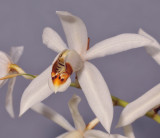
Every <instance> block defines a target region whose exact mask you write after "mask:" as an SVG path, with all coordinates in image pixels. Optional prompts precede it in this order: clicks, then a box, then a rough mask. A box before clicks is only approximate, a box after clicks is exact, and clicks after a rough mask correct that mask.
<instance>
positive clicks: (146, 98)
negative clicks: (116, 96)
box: [118, 29, 160, 127]
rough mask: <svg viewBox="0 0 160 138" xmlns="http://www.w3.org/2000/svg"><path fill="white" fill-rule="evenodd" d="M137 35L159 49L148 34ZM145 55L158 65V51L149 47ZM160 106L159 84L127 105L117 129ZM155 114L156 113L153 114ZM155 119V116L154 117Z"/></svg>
mask: <svg viewBox="0 0 160 138" xmlns="http://www.w3.org/2000/svg"><path fill="white" fill-rule="evenodd" d="M139 34H141V35H143V36H145V37H146V38H148V39H151V40H152V41H153V42H154V44H155V45H157V47H159V49H160V44H159V43H158V42H157V41H156V40H155V39H154V38H153V37H152V36H150V35H149V34H147V33H146V32H145V31H143V30H142V29H140V30H139ZM146 50H147V53H148V54H150V55H151V56H152V58H153V59H154V60H155V61H156V62H157V63H158V64H160V50H154V49H151V48H149V47H147V48H146ZM159 104H160V83H159V84H157V85H156V86H155V87H153V88H152V89H150V90H149V91H147V92H146V93H145V94H144V95H142V96H141V97H139V98H137V99H136V100H134V101H133V102H131V103H129V104H128V105H127V106H126V107H125V108H124V109H123V111H122V113H121V116H120V119H119V123H118V127H121V126H125V125H128V124H131V123H132V122H134V121H135V120H136V119H138V118H140V117H142V116H144V115H145V114H146V113H147V112H148V111H150V110H151V109H153V108H155V107H156V106H158V105H159ZM155 114H156V113H155ZM155 117H156V116H155Z"/></svg>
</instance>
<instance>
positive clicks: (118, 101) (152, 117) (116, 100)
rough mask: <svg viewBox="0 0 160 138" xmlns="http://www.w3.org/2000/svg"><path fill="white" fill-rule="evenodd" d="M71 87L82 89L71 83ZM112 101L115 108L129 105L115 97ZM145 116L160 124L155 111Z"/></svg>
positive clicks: (159, 118)
mask: <svg viewBox="0 0 160 138" xmlns="http://www.w3.org/2000/svg"><path fill="white" fill-rule="evenodd" d="M70 86H71V87H75V88H80V87H77V85H76V83H71V85H70ZM112 101H113V105H114V106H121V107H126V106H127V105H128V104H129V103H128V102H126V101H124V100H121V99H119V98H117V97H115V96H112ZM145 116H147V117H149V118H151V119H153V120H154V121H156V122H157V123H159V124H160V115H158V114H157V113H156V112H154V111H153V110H152V111H149V112H147V113H146V114H145Z"/></svg>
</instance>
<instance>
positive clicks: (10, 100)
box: [5, 77, 16, 118]
mask: <svg viewBox="0 0 160 138" xmlns="http://www.w3.org/2000/svg"><path fill="white" fill-rule="evenodd" d="M15 81H16V77H15V78H11V79H10V80H9V84H8V90H7V94H6V101H5V108H6V110H7V112H8V113H9V115H10V116H11V117H12V118H14V111H13V96H12V95H13V89H14V85H15Z"/></svg>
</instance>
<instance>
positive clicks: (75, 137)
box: [63, 131, 84, 138]
mask: <svg viewBox="0 0 160 138" xmlns="http://www.w3.org/2000/svg"><path fill="white" fill-rule="evenodd" d="M63 138H84V137H83V134H82V132H79V131H72V132H69V133H68V134H67V135H65V136H64V137H63Z"/></svg>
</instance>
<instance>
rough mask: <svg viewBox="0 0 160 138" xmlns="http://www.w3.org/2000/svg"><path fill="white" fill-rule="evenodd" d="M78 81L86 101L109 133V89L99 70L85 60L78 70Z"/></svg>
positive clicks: (110, 108)
mask: <svg viewBox="0 0 160 138" xmlns="http://www.w3.org/2000/svg"><path fill="white" fill-rule="evenodd" d="M78 81H79V83H80V86H81V88H82V90H83V92H84V94H85V96H86V98H87V101H88V103H89V105H90V107H91V109H92V110H93V112H94V113H95V115H96V116H97V118H98V119H99V121H100V122H101V124H102V125H103V127H104V128H105V129H106V130H107V131H108V132H109V133H110V127H111V123H112V119H113V104H112V99H111V95H110V92H109V89H108V87H107V84H106V82H105V80H104V79H103V77H102V75H101V73H100V72H99V70H98V69H97V68H96V67H95V66H94V65H93V64H91V63H89V62H85V64H84V68H83V69H82V70H81V71H79V72H78Z"/></svg>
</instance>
